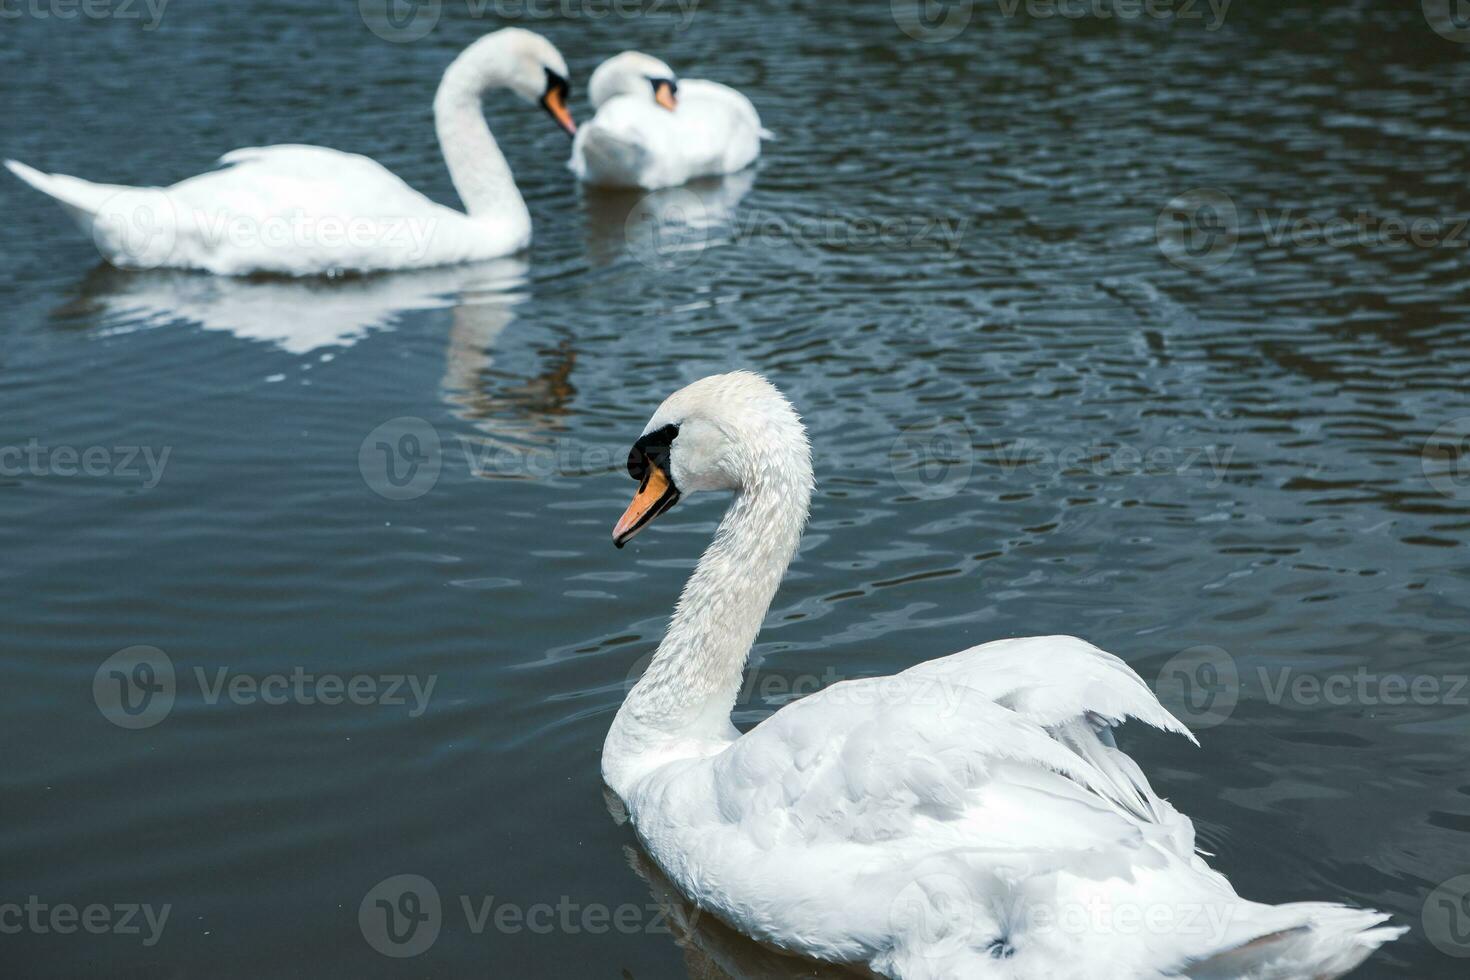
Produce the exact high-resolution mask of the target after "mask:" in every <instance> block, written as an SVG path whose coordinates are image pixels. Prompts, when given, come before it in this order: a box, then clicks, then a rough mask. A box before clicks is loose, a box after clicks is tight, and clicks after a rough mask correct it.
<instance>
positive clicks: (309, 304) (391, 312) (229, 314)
mask: <svg viewBox="0 0 1470 980" xmlns="http://www.w3.org/2000/svg"><path fill="white" fill-rule="evenodd" d="M527 270H528V265H527V263H526V261H525V260H524V259H520V258H508V259H496V260H494V261H491V262H480V263H475V264H473V265H458V266H445V267H442V268H437V269H424V270H420V271H414V272H397V273H391V274H383V275H372V276H348V277H344V278H341V279H324V278H299V279H296V278H285V277H279V276H273V277H262V276H250V277H240V276H211V275H208V274H205V273H200V272H184V271H173V270H157V271H152V272H141V271H123V270H120V269H115V268H113V267H112V266H109V265H103V266H98V267H97V268H96V269H93V270H92V272H91V273H89V274H88V275H87V276H86V278H85V279H83V280H82V282H81V283H80V285H79V286H78V288H77V295H76V297H75V298H74V299H72V300H71V301H70V302H69V303H67V304H66V306H64V307H62V308H61V309H60V310H57V311H56V315H58V316H72V315H77V314H83V315H86V316H88V317H89V318H92V319H94V320H97V321H101V322H102V323H104V324H105V325H106V329H108V331H109V332H113V333H118V332H127V331H130V330H139V329H146V328H150V327H159V326H167V325H169V324H174V323H181V322H182V323H191V324H194V325H197V326H199V327H201V328H203V329H205V330H222V331H225V332H226V333H229V334H231V335H233V336H235V337H238V338H239V339H241V340H253V341H260V342H264V343H268V344H272V345H274V346H275V347H277V348H279V349H280V350H282V351H285V352H286V353H288V354H296V355H301V356H304V355H307V354H311V353H313V352H314V351H318V350H321V349H323V348H329V347H338V348H340V347H351V346H352V345H353V344H355V343H357V342H358V341H359V340H362V339H363V338H364V337H366V336H368V335H369V334H370V333H373V332H375V331H380V330H391V329H393V327H394V325H395V324H396V323H397V321H398V319H399V317H400V316H401V315H402V314H404V313H406V312H409V311H412V310H435V309H445V308H449V307H457V306H460V305H465V304H473V303H477V302H479V301H480V300H481V298H482V297H487V296H488V297H500V296H516V297H518V298H519V297H520V296H521V295H523V294H520V293H518V292H517V290H520V289H522V288H523V287H524V285H525V282H526V275H527ZM518 298H517V300H516V301H518ZM496 301H497V302H498V300H496ZM507 322H508V321H507ZM502 327H503V324H502Z"/></svg>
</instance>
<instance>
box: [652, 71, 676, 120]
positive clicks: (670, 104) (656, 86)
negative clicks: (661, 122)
mask: <svg viewBox="0 0 1470 980" xmlns="http://www.w3.org/2000/svg"><path fill="white" fill-rule="evenodd" d="M653 101H655V102H657V103H658V104H659V105H661V106H663V107H664V108H665V109H667V110H669V111H670V112H673V111H674V110H675V109H677V108H679V100H678V99H677V98H676V97H675V95H674V83H673V82H671V81H669V80H668V79H667V78H660V79H659V80H658V81H656V82H654V83H653Z"/></svg>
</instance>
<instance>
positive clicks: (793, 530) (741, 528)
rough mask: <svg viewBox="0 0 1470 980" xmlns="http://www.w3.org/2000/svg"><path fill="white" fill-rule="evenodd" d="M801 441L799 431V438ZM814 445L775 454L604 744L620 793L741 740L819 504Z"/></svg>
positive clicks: (698, 572) (714, 546)
mask: <svg viewBox="0 0 1470 980" xmlns="http://www.w3.org/2000/svg"><path fill="white" fill-rule="evenodd" d="M798 436H799V433H798ZM811 492H812V471H811V463H810V460H809V459H808V457H807V453H806V447H805V439H804V438H801V439H800V446H799V451H798V447H797V446H792V447H790V451H786V452H782V451H780V450H779V449H778V450H775V451H773V452H771V453H770V454H768V455H765V456H764V457H763V459H762V461H761V463H759V464H758V465H757V468H756V472H755V475H754V477H753V478H752V479H750V480H748V481H747V482H746V484H745V486H744V487H743V488H742V489H741V490H739V491H738V492H737V493H736V495H735V499H734V501H733V502H732V503H731V504H730V508H729V509H728V510H727V511H726V512H725V517H724V520H722V521H721V522H720V527H719V530H717V531H716V532H715V539H714V541H713V542H712V543H711V544H710V546H709V548H707V549H706V550H705V553H704V555H703V556H702V557H701V558H700V559H699V565H698V566H697V567H696V568H695V570H694V574H693V575H692V576H690V578H689V581H688V583H687V584H686V585H685V586H684V592H683V594H682V595H681V596H680V597H679V605H678V607H677V608H676V609H675V611H674V617H673V620H672V621H671V622H670V624H669V629H668V632H667V633H666V634H665V635H664V639H663V642H662V643H660V644H659V647H658V650H657V651H656V652H655V653H654V655H653V659H652V661H651V662H650V663H649V665H648V669H647V671H645V672H644V674H643V677H642V678H641V679H640V680H639V681H638V683H637V684H636V685H635V686H634V687H633V689H632V691H630V692H629V693H628V696H627V698H626V699H625V700H624V702H623V706H622V708H621V709H620V710H619V711H618V716H617V718H616V719H615V720H614V722H613V725H612V729H611V730H610V731H609V733H608V739H607V742H606V744H605V745H604V747H603V774H604V776H605V777H606V778H607V779H608V782H609V784H610V785H611V786H612V788H613V789H614V790H615V791H618V792H622V790H623V787H622V786H620V785H619V783H622V782H625V781H626V779H627V778H629V777H631V776H633V775H636V772H637V771H638V770H640V769H641V768H642V765H640V762H639V757H640V756H643V757H645V761H646V762H650V763H652V762H655V761H667V758H666V756H667V754H668V753H669V752H676V753H677V752H681V751H687V750H688V748H689V746H691V745H697V744H698V743H706V742H710V741H713V742H716V743H718V742H722V741H725V740H727V739H729V738H731V737H734V734H735V732H734V729H733V726H732V725H731V722H730V712H731V710H732V709H733V708H734V706H735V699H736V697H737V696H738V694H739V692H740V685H741V679H742V677H743V675H744V669H745V661H746V658H747V657H748V656H749V655H750V649H751V647H752V646H753V645H754V643H755V638H756V634H757V633H759V632H760V628H761V623H762V622H763V621H764V620H765V616H766V611H767V610H768V609H769V608H770V605H771V600H772V599H773V598H774V597H775V595H776V589H777V587H779V586H780V584H781V577H782V575H784V574H785V572H786V566H787V565H789V564H790V563H791V559H792V556H793V555H795V554H796V547H797V544H798V542H799V541H800V539H801V529H802V526H803V525H804V524H805V523H806V517H807V510H808V508H809V506H810V503H811Z"/></svg>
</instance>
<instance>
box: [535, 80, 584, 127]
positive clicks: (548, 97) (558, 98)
mask: <svg viewBox="0 0 1470 980" xmlns="http://www.w3.org/2000/svg"><path fill="white" fill-rule="evenodd" d="M541 108H543V109H545V110H546V111H547V112H548V113H550V114H551V118H552V119H555V120H556V124H557V125H558V126H560V127H561V128H562V129H564V130H566V133H567V135H568V136H576V135H577V123H576V121H575V120H573V119H572V111H571V110H570V109H568V108H567V90H566V87H565V86H558V85H553V86H551V87H549V88H548V89H547V90H546V94H545V95H543V96H541Z"/></svg>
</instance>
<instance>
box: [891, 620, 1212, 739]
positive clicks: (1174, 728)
mask: <svg viewBox="0 0 1470 980" xmlns="http://www.w3.org/2000/svg"><path fill="white" fill-rule="evenodd" d="M903 676H907V677H926V678H933V679H936V680H940V679H942V680H944V681H945V682H946V683H952V684H960V685H964V686H965V687H969V688H973V689H974V690H976V691H979V692H981V693H982V694H984V695H985V696H987V697H989V698H990V699H991V700H993V701H994V702H995V703H997V704H999V705H1002V706H1003V707H1007V708H1010V709H1011V710H1012V711H1015V712H1016V713H1017V714H1020V715H1022V716H1023V717H1025V718H1028V719H1030V720H1031V721H1034V722H1035V723H1036V724H1038V725H1041V726H1042V727H1043V728H1048V729H1054V728H1060V727H1062V726H1066V725H1070V724H1071V723H1073V722H1076V721H1087V722H1089V723H1090V724H1092V726H1093V727H1098V726H1099V725H1100V724H1105V725H1107V726H1114V725H1121V724H1122V723H1123V722H1124V721H1127V720H1128V719H1129V718H1136V719H1138V720H1139V721H1142V722H1144V723H1146V724H1149V725H1152V726H1154V727H1155V728H1161V729H1163V730H1164V731H1168V732H1176V733H1178V734H1180V735H1183V736H1185V737H1186V738H1188V739H1189V740H1190V741H1191V742H1193V741H1195V738H1194V735H1192V734H1191V733H1190V731H1189V729H1188V728H1186V727H1184V725H1183V724H1182V723H1181V722H1180V721H1179V719H1177V718H1175V717H1174V716H1173V715H1172V714H1170V713H1169V711H1168V710H1167V709H1166V708H1165V707H1164V706H1163V705H1162V704H1160V703H1159V699H1158V698H1157V697H1155V696H1154V692H1153V691H1151V690H1149V687H1148V685H1147V684H1145V683H1144V682H1143V678H1141V677H1139V676H1138V674H1137V673H1135V672H1134V670H1133V668H1131V667H1129V666H1128V665H1127V664H1126V663H1124V662H1123V661H1122V660H1121V659H1119V658H1118V657H1115V656H1114V655H1113V654H1111V653H1108V652H1107V651H1105V650H1101V649H1099V648H1098V647H1095V646H1093V645H1092V644H1091V643H1088V642H1087V641H1086V640H1081V639H1078V638H1077V637H1075V636H1027V637H1020V638H1017V639H1011V640H996V641H994V642H992V643H984V644H981V645H980V646H976V647H971V648H970V649H968V650H963V651H961V652H959V653H956V654H952V655H950V656H948V657H941V658H940V659H938V660H930V661H927V662H926V663H921V664H918V665H917V666H914V667H910V668H909V669H908V670H906V671H904V675H903Z"/></svg>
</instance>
